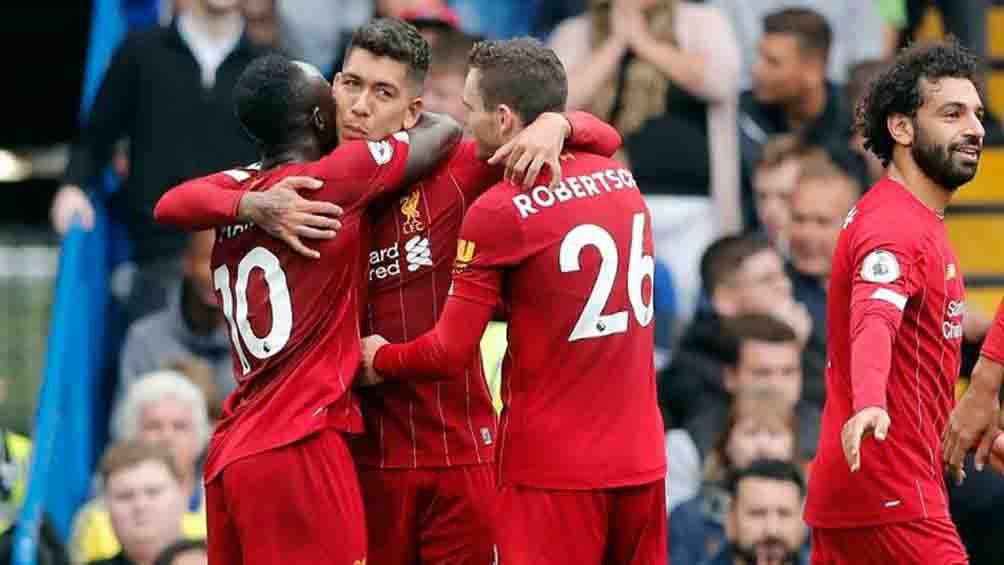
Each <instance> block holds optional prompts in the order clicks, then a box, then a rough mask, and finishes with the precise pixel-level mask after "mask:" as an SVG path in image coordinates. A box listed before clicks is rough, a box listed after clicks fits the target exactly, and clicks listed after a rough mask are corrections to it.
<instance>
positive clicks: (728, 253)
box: [701, 233, 771, 298]
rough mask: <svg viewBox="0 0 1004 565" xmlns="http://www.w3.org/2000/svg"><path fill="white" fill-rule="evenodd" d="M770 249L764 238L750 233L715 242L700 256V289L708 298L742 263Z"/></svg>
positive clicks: (727, 237)
mask: <svg viewBox="0 0 1004 565" xmlns="http://www.w3.org/2000/svg"><path fill="white" fill-rule="evenodd" d="M770 248H771V247H770V242H768V241H767V239H766V238H764V237H762V236H760V235H758V234H752V233H749V234H742V235H727V236H725V237H722V238H719V239H717V240H715V241H714V242H712V244H711V245H709V246H708V248H707V249H706V250H705V251H704V255H702V256H701V288H703V289H704V292H705V293H707V295H708V297H709V298H710V297H711V294H712V293H713V292H714V291H715V289H716V288H718V287H719V285H721V284H722V283H723V282H725V279H727V278H729V277H731V276H732V275H733V274H735V272H736V271H737V270H739V267H740V265H742V262H743V261H745V260H746V259H747V258H749V257H752V256H753V255H756V254H757V253H760V252H761V251H764V250H766V249H770Z"/></svg>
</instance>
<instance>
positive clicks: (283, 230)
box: [237, 177, 342, 259]
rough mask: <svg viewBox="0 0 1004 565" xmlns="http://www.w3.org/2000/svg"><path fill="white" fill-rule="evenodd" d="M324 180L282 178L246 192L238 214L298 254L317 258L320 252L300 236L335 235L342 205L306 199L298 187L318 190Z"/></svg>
mask: <svg viewBox="0 0 1004 565" xmlns="http://www.w3.org/2000/svg"><path fill="white" fill-rule="evenodd" d="M323 184H324V183H322V182H321V181H319V180H316V179H312V178H309V177H287V178H284V179H282V180H281V181H279V182H277V183H276V184H274V185H272V186H271V187H269V188H268V190H265V191H252V192H247V193H245V194H244V196H243V197H241V201H240V205H239V208H238V212H237V215H238V217H239V218H240V219H242V220H246V221H251V222H253V223H254V224H255V225H256V226H258V227H260V228H262V229H263V230H265V231H266V232H268V233H269V235H271V236H272V237H275V238H276V239H279V240H282V241H283V242H285V243H286V245H288V246H290V247H291V248H292V249H293V250H294V251H296V252H297V253H299V254H300V255H303V256H304V257H307V258H310V259H317V258H318V257H320V256H321V254H320V253H319V252H317V251H316V250H314V249H311V248H309V247H307V246H306V245H304V243H303V240H302V239H301V238H310V239H332V238H334V237H335V235H336V234H337V233H338V230H339V229H341V227H342V223H341V222H339V221H338V219H337V218H338V217H340V216H341V215H342V209H341V208H340V207H339V206H337V205H335V204H333V203H331V202H323V201H320V200H308V199H306V198H304V197H302V196H300V194H299V193H298V192H297V191H299V190H317V189H318V188H320V187H321V186H323Z"/></svg>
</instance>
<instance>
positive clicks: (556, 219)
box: [453, 151, 666, 490]
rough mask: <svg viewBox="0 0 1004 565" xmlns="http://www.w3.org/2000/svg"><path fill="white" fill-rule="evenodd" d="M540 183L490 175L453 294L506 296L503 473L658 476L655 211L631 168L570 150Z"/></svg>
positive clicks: (550, 480)
mask: <svg viewBox="0 0 1004 565" xmlns="http://www.w3.org/2000/svg"><path fill="white" fill-rule="evenodd" d="M562 166H563V179H564V180H562V182H561V185H560V187H558V188H556V189H553V190H550V189H548V188H546V187H543V186H538V187H536V188H534V189H532V190H529V191H523V190H521V189H520V188H518V187H516V186H515V185H513V184H512V183H500V184H497V185H495V186H494V187H492V188H491V189H490V190H489V191H488V192H486V193H485V194H484V195H483V196H482V197H481V198H480V199H478V201H477V202H475V203H474V205H473V206H472V207H471V209H470V210H469V211H468V213H467V216H466V217H465V219H464V223H463V227H462V228H461V231H460V238H461V239H460V241H459V243H458V253H457V262H456V265H455V268H454V288H453V294H454V295H455V296H456V298H458V299H463V300H470V301H473V302H477V303H480V304H482V305H484V306H494V305H495V302H496V301H497V299H498V298H499V296H502V297H504V299H505V302H506V303H507V305H508V308H509V312H510V318H509V330H508V333H509V350H508V353H507V354H506V357H505V361H504V364H503V368H502V375H503V377H502V379H503V381H502V394H503V399H504V403H505V408H504V409H503V413H502V421H501V426H500V444H499V447H498V449H499V451H498V453H497V454H496V458H497V459H498V469H499V477H498V478H499V481H500V483H501V484H502V485H514V484H516V485H523V486H530V487H536V488H549V489H567V490H580V489H597V488H610V487H620V486H628V485H637V484H643V483H648V482H651V481H654V480H658V479H659V478H661V477H663V476H664V474H665V468H666V461H665V453H664V450H663V426H662V418H661V416H660V413H659V408H658V404H657V401H656V388H655V370H654V365H653V333H652V331H653V326H652V315H653V310H652V275H653V269H654V262H653V257H652V231H651V218H650V217H649V212H648V208H647V207H646V205H645V201H644V200H643V199H642V196H641V194H640V193H639V191H638V186H637V185H636V184H635V181H634V178H633V176H632V174H631V172H630V171H628V170H627V169H626V168H624V166H623V165H622V164H620V163H618V162H616V161H614V160H612V159H608V158H605V157H601V156H598V155H595V154H590V153H582V152H577V151H571V152H568V153H566V154H564V155H562Z"/></svg>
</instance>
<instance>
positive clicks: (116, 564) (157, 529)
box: [85, 441, 185, 565]
mask: <svg viewBox="0 0 1004 565" xmlns="http://www.w3.org/2000/svg"><path fill="white" fill-rule="evenodd" d="M100 472H101V482H102V484H103V486H104V492H105V501H106V503H107V507H108V510H107V513H108V516H109V519H110V522H111V527H112V530H113V532H114V536H115V538H116V539H118V540H120V542H121V548H120V549H118V550H117V551H115V553H114V554H113V555H112V556H110V557H107V558H103V559H87V560H86V561H85V562H86V563H88V564H89V565H152V563H153V560H154V559H155V558H156V557H157V555H158V554H159V553H160V552H161V551H162V550H163V549H164V548H165V547H167V546H168V545H170V544H171V543H173V542H174V541H175V540H177V539H178V538H179V537H181V528H180V524H181V514H182V511H183V510H184V508H185V495H184V492H183V489H182V486H181V480H182V479H181V473H180V472H179V469H178V468H177V463H176V461H175V459H174V458H173V457H172V456H171V453H170V452H169V451H168V450H167V449H166V448H164V447H163V446H160V445H157V444H150V443H143V442H138V441H125V442H121V443H116V444H114V445H112V446H111V447H109V448H108V450H107V451H106V452H105V454H104V456H103V457H102V458H101V464H100Z"/></svg>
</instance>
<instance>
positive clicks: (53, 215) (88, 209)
mask: <svg viewBox="0 0 1004 565" xmlns="http://www.w3.org/2000/svg"><path fill="white" fill-rule="evenodd" d="M74 218H77V219H78V220H80V227H81V228H82V229H83V230H84V231H91V230H92V229H94V205H93V204H91V199H90V198H88V197H87V193H85V192H84V191H83V190H81V189H80V187H79V186H76V185H73V184H67V185H64V186H63V187H62V188H60V189H59V192H57V193H56V196H55V197H54V198H53V199H52V208H51V209H50V210H49V219H50V220H51V221H52V227H53V229H55V230H56V232H57V233H58V234H59V235H66V232H68V231H69V230H70V225H71V224H72V223H73V219H74Z"/></svg>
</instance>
